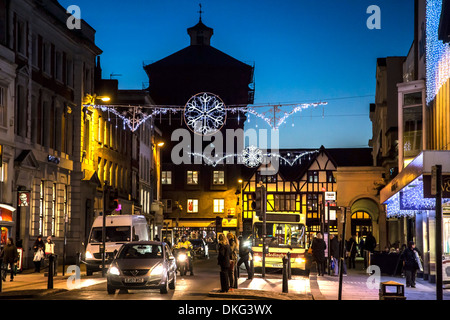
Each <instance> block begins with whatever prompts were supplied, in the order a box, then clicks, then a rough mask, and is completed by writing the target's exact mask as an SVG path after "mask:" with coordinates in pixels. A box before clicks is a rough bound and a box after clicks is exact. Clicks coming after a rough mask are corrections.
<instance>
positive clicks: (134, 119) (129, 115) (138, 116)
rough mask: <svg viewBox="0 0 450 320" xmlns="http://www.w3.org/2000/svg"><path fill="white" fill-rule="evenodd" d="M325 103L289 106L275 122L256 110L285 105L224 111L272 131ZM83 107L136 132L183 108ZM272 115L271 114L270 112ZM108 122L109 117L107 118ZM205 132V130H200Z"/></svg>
mask: <svg viewBox="0 0 450 320" xmlns="http://www.w3.org/2000/svg"><path fill="white" fill-rule="evenodd" d="M327 104H328V103H327V102H316V103H304V104H289V106H295V107H293V109H292V110H291V111H290V112H284V114H283V116H282V117H280V118H279V119H278V121H276V120H277V118H276V116H275V115H274V116H273V117H269V116H266V113H269V112H265V113H260V112H258V111H256V108H267V107H272V108H278V110H279V108H280V107H283V106H287V105H281V104H280V105H276V106H270V105H261V106H251V107H250V106H228V107H226V111H227V112H228V111H229V112H231V113H232V114H236V113H237V114H238V118H237V119H238V123H239V121H240V113H244V114H247V115H248V117H247V121H248V122H250V115H254V116H255V117H257V118H260V119H262V120H263V121H264V122H266V123H267V124H268V125H269V126H270V127H271V128H272V129H273V130H278V129H279V128H280V126H281V125H283V124H284V123H285V122H286V120H287V119H288V118H289V117H290V116H292V115H293V114H295V113H297V112H301V111H303V110H305V109H308V108H311V107H314V108H315V107H317V106H320V105H327ZM83 106H84V107H88V108H94V109H100V110H102V111H103V112H108V114H109V113H112V114H114V115H115V116H116V117H118V118H119V119H121V120H122V121H123V122H124V128H125V126H127V127H128V128H129V129H130V130H131V131H133V132H134V131H136V130H137V129H138V128H139V126H140V125H141V124H142V123H143V122H145V121H147V120H148V119H151V118H154V117H156V116H158V115H159V116H160V117H161V115H166V114H167V113H171V114H176V113H177V112H180V111H184V110H185V108H184V107H181V106H156V105H154V106H126V105H96V104H84V105H83ZM125 108H127V109H128V110H127V111H122V112H120V111H119V110H120V109H125ZM144 109H151V112H149V113H147V112H144ZM270 113H271V114H273V113H272V112H270ZM108 118H109V119H108V120H110V117H109V116H108ZM202 131H203V132H206V131H205V130H202Z"/></svg>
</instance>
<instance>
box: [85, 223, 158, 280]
mask: <svg viewBox="0 0 450 320" xmlns="http://www.w3.org/2000/svg"><path fill="white" fill-rule="evenodd" d="M105 226H106V240H105V247H106V257H105V262H107V263H108V264H109V263H110V262H111V260H112V259H113V258H114V251H115V250H117V251H119V248H120V247H121V246H122V245H123V244H124V243H128V242H131V241H149V240H150V232H149V231H150V229H149V226H148V224H147V220H146V219H145V217H144V216H140V215H111V216H106V225H105ZM102 229H103V217H102V216H100V217H97V218H96V219H95V221H94V223H93V224H92V228H91V232H90V234H89V239H88V243H87V246H86V254H85V259H84V263H85V264H86V274H87V275H88V276H89V275H92V272H94V271H99V270H101V268H102V255H101V252H100V247H101V245H102V241H103V233H102ZM105 267H106V266H105Z"/></svg>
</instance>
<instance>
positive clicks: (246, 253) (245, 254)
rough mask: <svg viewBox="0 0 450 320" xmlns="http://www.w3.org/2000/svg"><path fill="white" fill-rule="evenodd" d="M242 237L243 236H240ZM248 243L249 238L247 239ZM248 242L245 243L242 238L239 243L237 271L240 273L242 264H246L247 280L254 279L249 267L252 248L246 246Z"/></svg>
mask: <svg viewBox="0 0 450 320" xmlns="http://www.w3.org/2000/svg"><path fill="white" fill-rule="evenodd" d="M240 237H241V236H240ZM247 241H248V238H247ZM247 241H243V240H242V238H241V239H240V241H239V261H238V263H237V269H238V271H239V267H240V265H241V264H244V266H245V269H246V270H247V276H248V277H247V280H251V279H253V274H252V270H251V269H250V266H249V263H248V261H249V257H250V248H249V247H248V245H247V244H246V242H247Z"/></svg>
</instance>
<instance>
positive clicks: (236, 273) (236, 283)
mask: <svg viewBox="0 0 450 320" xmlns="http://www.w3.org/2000/svg"><path fill="white" fill-rule="evenodd" d="M238 270H239V268H238V266H237V263H235V264H234V273H233V275H234V281H233V283H234V289H237V288H238V282H239V276H238V272H239V271H238Z"/></svg>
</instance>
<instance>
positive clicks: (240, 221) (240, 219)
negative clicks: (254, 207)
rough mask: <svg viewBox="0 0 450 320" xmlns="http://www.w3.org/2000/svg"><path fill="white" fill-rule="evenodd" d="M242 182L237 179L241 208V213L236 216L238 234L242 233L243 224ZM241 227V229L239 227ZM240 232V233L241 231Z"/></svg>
mask: <svg viewBox="0 0 450 320" xmlns="http://www.w3.org/2000/svg"><path fill="white" fill-rule="evenodd" d="M243 182H244V181H243V180H242V179H239V180H238V183H239V185H240V189H241V196H240V201H241V203H240V207H241V213H240V214H239V215H238V228H239V229H238V233H241V232H242V231H243V229H244V228H243V223H244V198H243V194H244V190H243ZM241 225H242V227H241ZM241 230H242V231H241Z"/></svg>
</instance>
